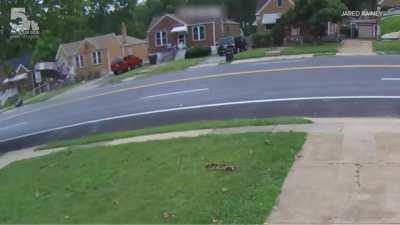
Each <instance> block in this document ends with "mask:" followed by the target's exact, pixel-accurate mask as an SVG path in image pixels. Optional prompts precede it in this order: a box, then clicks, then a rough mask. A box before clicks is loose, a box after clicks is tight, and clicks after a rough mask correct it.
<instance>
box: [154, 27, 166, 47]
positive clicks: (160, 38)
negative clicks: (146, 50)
mask: <svg viewBox="0 0 400 225" xmlns="http://www.w3.org/2000/svg"><path fill="white" fill-rule="evenodd" d="M166 44H167V32H165V31H160V32H157V33H156V46H163V45H166Z"/></svg>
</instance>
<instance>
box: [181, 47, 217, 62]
mask: <svg viewBox="0 0 400 225" xmlns="http://www.w3.org/2000/svg"><path fill="white" fill-rule="evenodd" d="M210 54H211V49H210V48H206V47H200V46H194V47H190V48H189V49H187V51H186V54H185V58H186V59H190V58H199V57H204V56H209V55H210Z"/></svg>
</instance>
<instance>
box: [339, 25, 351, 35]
mask: <svg viewBox="0 0 400 225" xmlns="http://www.w3.org/2000/svg"><path fill="white" fill-rule="evenodd" d="M340 34H342V35H344V36H345V37H346V38H350V36H351V28H350V27H341V28H340Z"/></svg>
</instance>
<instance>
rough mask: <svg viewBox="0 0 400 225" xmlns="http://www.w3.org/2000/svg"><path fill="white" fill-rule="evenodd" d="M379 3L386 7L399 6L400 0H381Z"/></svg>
mask: <svg viewBox="0 0 400 225" xmlns="http://www.w3.org/2000/svg"><path fill="white" fill-rule="evenodd" d="M379 4H380V5H382V6H386V7H397V6H400V0H381V1H379Z"/></svg>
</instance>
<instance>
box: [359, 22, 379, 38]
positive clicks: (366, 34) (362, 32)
mask: <svg viewBox="0 0 400 225" xmlns="http://www.w3.org/2000/svg"><path fill="white" fill-rule="evenodd" d="M358 37H359V38H368V39H371V38H375V35H374V26H373V25H360V26H359V27H358Z"/></svg>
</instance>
